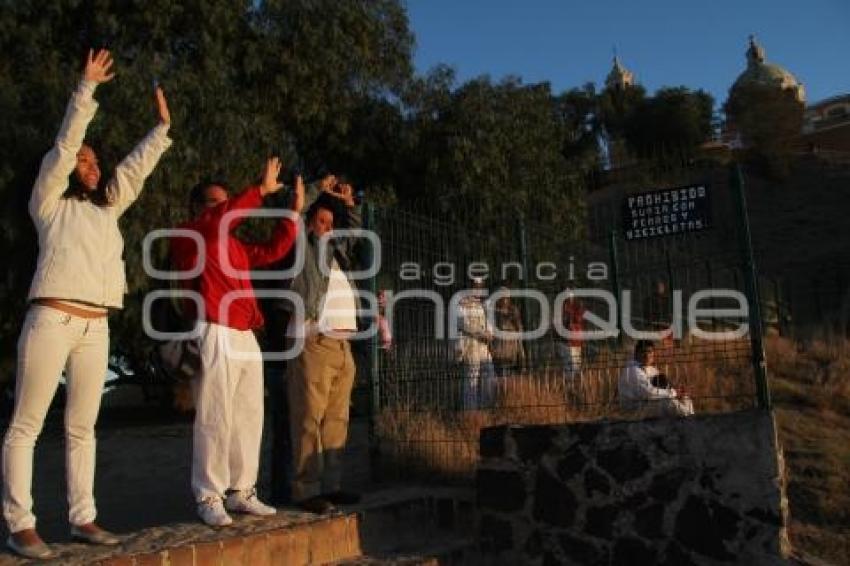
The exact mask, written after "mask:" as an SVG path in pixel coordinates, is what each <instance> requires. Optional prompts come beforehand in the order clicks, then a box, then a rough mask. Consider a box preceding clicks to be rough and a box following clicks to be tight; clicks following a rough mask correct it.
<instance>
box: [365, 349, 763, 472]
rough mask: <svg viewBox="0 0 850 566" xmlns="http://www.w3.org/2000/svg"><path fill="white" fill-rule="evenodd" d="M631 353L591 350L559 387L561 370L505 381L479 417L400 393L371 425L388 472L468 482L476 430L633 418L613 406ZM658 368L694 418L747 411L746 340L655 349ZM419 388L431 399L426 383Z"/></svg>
mask: <svg viewBox="0 0 850 566" xmlns="http://www.w3.org/2000/svg"><path fill="white" fill-rule="evenodd" d="M631 351H632V345H630V344H627V345H624V346H622V347H617V348H610V349H606V350H603V351H598V352H597V353H596V357H595V359H594V360H593V361H592V362H591V363H588V364H587V366H586V368H585V369H584V370H583V371H582V372H581V375H580V377H579V378H577V379H575V380H571V381H566V382H565V380H564V378H563V374H562V370H561V368H560V367H544V368H540V369H536V370H533V371H526V372H522V373H520V374H517V375H511V376H508V377H506V378H504V379H502V380H501V381H500V383H499V385H498V387H497V390H496V394H495V396H494V397H495V398H494V400H493V402H492V404H491V405H490V406H489V407H487V409H485V410H474V411H470V410H467V411H459V410H453V409H451V408H447V407H446V406H445V405H446V404H448V403H445V402H444V403H441V402H440V401H439V400H435V396H434V395H433V394H427V395H425V394H423V395H421V398H422V399H425V400H427V401H426V402H420V403H417V395H416V392H415V391H413V392H411V391H410V390H407V391H406V393H407V395H406V398H405V399H404V400H403V401H400V402H398V403H396V404H395V405H391V406H388V407H385V408H384V409H383V411H382V412H381V414H380V415H379V416H378V419H377V429H376V432H377V436H378V438H379V439H380V443H381V453H382V454H383V455H384V456H385V457H387V458H388V460H387V462H386V463H387V468H388V469H393V468H395V469H398V470H403V471H405V472H409V471H412V472H413V473H417V475H422V476H425V477H433V476H434V475H436V476H438V477H440V478H458V479H462V478H468V477H470V476H471V474H473V473H474V470H475V466H476V462H477V460H478V438H479V434H480V431H481V429H482V428H485V427H488V426H496V425H500V424H559V423H563V424H566V423H571V422H580V421H593V420H600V419H628V418H634V416H633V415H630V414H627V413H624V412H622V411H621V410H620V408H619V405H618V403H617V378H618V376H619V374H620V372H621V371H622V367H623V365H624V364H625V362H626V360H628V359H630V357H631V355H630V352H631ZM657 365H658V367H659V370H660V371H662V372H663V373H665V374H666V375H667V376H668V377H669V378H670V380H671V382H672V383H673V385H674V387H677V388H679V389H684V390H686V391H687V392H688V395H689V396H690V397H691V398H692V399H693V400H694V406H695V409H696V411H697V412H699V413H710V412H728V411H733V410H736V409H741V408H746V407H751V406H752V405H753V396H754V390H755V388H754V385H753V377H752V375H753V374H752V366H751V362H750V358H749V342H748V341H746V340H742V341H738V342H725V343H722V344H712V343H704V342H703V343H696V342H695V343H691V344H683V345H680V346H676V347H669V348H661V349H659V350H658V352H657ZM434 379H436V378H434ZM418 385H419V389H420V390H421V391H422V392H426V391H427V392H428V393H430V387H429V386H430V385H433V380H432V381H431V382H429V381H428V380H422V381H421V382H419V384H418ZM412 389H416V387H414V388H412Z"/></svg>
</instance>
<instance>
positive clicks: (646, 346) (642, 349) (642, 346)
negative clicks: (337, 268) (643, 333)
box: [635, 340, 655, 358]
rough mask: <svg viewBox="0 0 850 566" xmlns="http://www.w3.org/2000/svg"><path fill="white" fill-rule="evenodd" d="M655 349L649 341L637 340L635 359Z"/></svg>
mask: <svg viewBox="0 0 850 566" xmlns="http://www.w3.org/2000/svg"><path fill="white" fill-rule="evenodd" d="M654 349H655V344H654V343H653V342H652V341H651V340H638V342H637V344H635V357H636V358H638V357H640V356H641V355H643V354H645V353H646V352H648V351H650V350H654Z"/></svg>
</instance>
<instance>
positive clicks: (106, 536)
mask: <svg viewBox="0 0 850 566" xmlns="http://www.w3.org/2000/svg"><path fill="white" fill-rule="evenodd" d="M71 538H72V539H74V540H75V541H78V542H85V543H88V544H100V545H103V546H116V545H118V544H121V539H120V538H118V537H117V536H115V535H113V534H112V533H110V532H109V531H106V530H104V529H101V528H100V527H98V526H97V525H95V524H94V523H89V524H87V525H71Z"/></svg>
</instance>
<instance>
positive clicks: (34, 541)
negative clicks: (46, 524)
mask: <svg viewBox="0 0 850 566" xmlns="http://www.w3.org/2000/svg"><path fill="white" fill-rule="evenodd" d="M6 546H7V547H8V548H9V550H11V551H13V552H15V553H16V554H18V555H19V556H23V557H24V558H33V559H36V560H49V559H51V558H56V553H55V552H53V550H51V549H50V547H49V546H47V545H46V544H44V541H43V540H41V537H40V536H38V533H37V532H36V530H35V529H25V530H23V531H18V532H16V533H12V534H10V535H9V538H7V539H6Z"/></svg>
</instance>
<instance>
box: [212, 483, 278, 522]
mask: <svg viewBox="0 0 850 566" xmlns="http://www.w3.org/2000/svg"><path fill="white" fill-rule="evenodd" d="M224 507H225V508H226V509H227V510H228V511H230V512H231V513H248V514H249V515H260V516H267V515H274V514H275V513H277V509H275V508H274V507H272V506H271V505H266V504H265V503H263V502H262V501H260V500H259V499H257V490H256V489H250V490H246V491H234V492H233V493H231V494H230V495H228V496H227V499H226V500H225V501H224Z"/></svg>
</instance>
